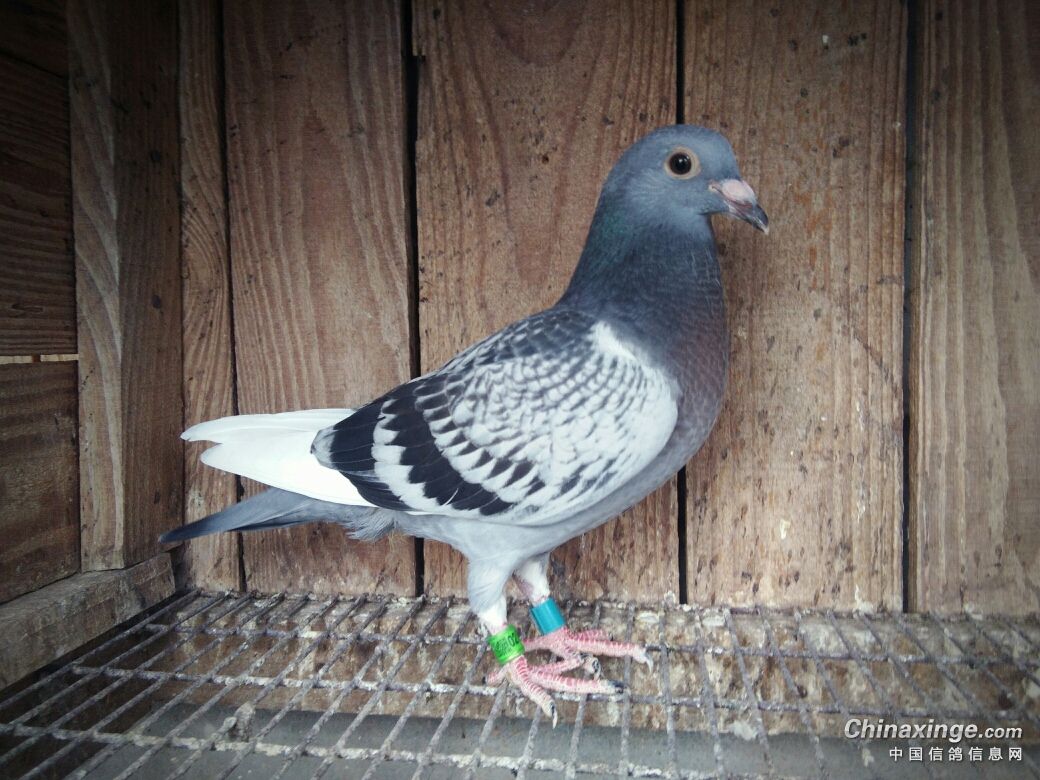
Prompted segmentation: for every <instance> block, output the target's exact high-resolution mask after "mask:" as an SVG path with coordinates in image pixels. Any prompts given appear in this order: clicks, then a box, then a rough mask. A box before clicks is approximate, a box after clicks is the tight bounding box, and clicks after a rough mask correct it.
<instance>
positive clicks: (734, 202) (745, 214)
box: [708, 179, 769, 234]
mask: <svg viewBox="0 0 1040 780" xmlns="http://www.w3.org/2000/svg"><path fill="white" fill-rule="evenodd" d="M708 186H709V187H710V188H711V189H712V190H714V191H715V192H717V193H718V194H719V196H720V197H721V198H722V199H723V200H724V201H726V206H727V207H728V209H729V213H730V214H731V215H732V216H734V217H736V218H737V219H742V220H744V221H745V222H747V223H748V224H751V225H754V226H755V227H756V228H758V229H759V230H761V231H762V232H763V233H766V234H768V233H769V217H767V216H766V213H765V211H763V210H762V207H761V206H759V205H758V198H757V197H755V191H754V190H753V189H751V188H750V187H749V186H748V184H747V182H746V181H744V180H743V179H723V180H722V181H713V182H712V183H711V184H710V185H708Z"/></svg>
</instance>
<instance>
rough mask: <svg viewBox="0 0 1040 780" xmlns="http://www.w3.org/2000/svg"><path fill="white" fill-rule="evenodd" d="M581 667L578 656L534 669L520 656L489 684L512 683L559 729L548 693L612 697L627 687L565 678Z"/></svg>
mask: <svg viewBox="0 0 1040 780" xmlns="http://www.w3.org/2000/svg"><path fill="white" fill-rule="evenodd" d="M582 665H583V662H582V659H581V657H580V656H577V655H576V656H574V657H572V658H565V659H563V660H561V661H554V662H552V663H548V664H545V665H544V666H531V665H530V664H529V663H528V662H527V658H525V657H524V656H522V655H521V656H518V657H517V658H514V659H513V660H512V661H510V662H509V663H507V664H506V665H505V666H503V667H500V668H498V669H496V670H495V671H493V672H492V673H491V674H489V675H488V676H487V678H486V680H487V682H488V683H489V684H491V685H498V684H500V683H501V682H502V681H503V680H509V682H510V683H512V684H513V685H514V686H516V687H517V688H518V689H519V690H520V693H521V694H523V696H524V697H526V698H528V699H530V700H531V701H532V702H534V703H535V705H536V706H537V707H538V709H540V710H541V711H542V712H543V713H544V714H545V717H547V718H549V719H550V720H552V724H553V728H556V721H557V717H558V716H557V712H556V702H554V701H553V699H552V696H551V695H550V694H549V691H563V692H565V693H575V694H588V693H599V694H605V695H608V696H613V695H615V694H618V693H621V692H622V691H623V690H624V684H622V683H620V682H617V681H615V680H599V679H595V680H587V679H582V678H580V677H566V676H565V675H564V674H563V673H564V672H569V671H573V670H574V669H576V668H578V667H579V666H582Z"/></svg>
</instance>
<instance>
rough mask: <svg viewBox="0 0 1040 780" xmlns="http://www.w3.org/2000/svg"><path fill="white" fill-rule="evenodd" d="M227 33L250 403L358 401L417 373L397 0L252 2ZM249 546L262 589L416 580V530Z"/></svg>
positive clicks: (403, 585) (248, 559)
mask: <svg viewBox="0 0 1040 780" xmlns="http://www.w3.org/2000/svg"><path fill="white" fill-rule="evenodd" d="M224 29H225V51H226V57H225V61H226V63H227V65H226V67H227V124H228V177H229V184H230V196H231V197H230V204H229V208H230V211H231V257H232V280H233V285H232V287H233V290H234V318H235V338H236V355H237V360H238V364H237V365H238V371H237V381H238V398H239V405H240V409H241V411H242V412H243V413H250V412H272V411H279V410H285V409H298V408H307V407H324V406H350V405H358V404H361V403H363V402H365V401H368V400H370V399H371V398H373V397H375V396H376V395H377V394H379V393H381V392H384V391H386V390H388V389H390V388H391V387H393V386H394V385H396V384H398V383H400V382H401V381H403V380H406V379H407V378H408V375H409V346H408V330H409V329H408V310H409V306H408V248H407V236H408V222H407V210H406V201H405V188H404V183H405V177H406V166H405V159H404V151H405V133H406V125H405V117H404V95H403V63H402V59H401V32H400V30H401V20H400V16H399V4H397V3H393V2H390V1H389V0H385V1H384V2H379V3H363V2H349V3H336V2H332V1H331V0H321V1H316V2H306V3H293V4H286V3H275V2H270V3H264V4H261V5H257V4H256V3H252V2H245V0H242V1H241V2H229V3H227V4H226V6H225V24H224ZM243 542H244V553H245V566H246V577H247V583H248V585H249V587H250V588H255V589H259V590H262V591H274V590H291V591H301V590H302V591H315V592H322V593H329V592H339V591H345V592H362V591H369V590H381V591H390V592H397V593H413V592H414V590H415V555H414V544H413V543H412V540H411V539H409V538H406V537H401V536H394V537H392V538H390V539H387V540H383V541H381V542H379V543H376V544H360V543H356V542H352V541H351V540H349V539H348V537H347V535H346V533H345V532H344V531H343V530H342V529H341V528H337V527H333V526H326V525H320V524H315V525H309V526H305V527H299V528H295V529H288V530H281V531H267V532H264V533H262V534H247V535H245V537H244V539H243Z"/></svg>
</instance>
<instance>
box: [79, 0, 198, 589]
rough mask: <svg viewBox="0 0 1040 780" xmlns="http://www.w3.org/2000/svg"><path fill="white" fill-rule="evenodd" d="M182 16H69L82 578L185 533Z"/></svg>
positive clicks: (167, 12)
mask: <svg viewBox="0 0 1040 780" xmlns="http://www.w3.org/2000/svg"><path fill="white" fill-rule="evenodd" d="M176 32H177V8H176V3H175V2H155V3H148V4H146V5H144V4H140V3H136V2H132V1H131V0H83V1H82V2H75V3H70V4H69V46H70V66H69V82H70V90H71V97H70V100H71V103H70V105H71V126H72V168H73V219H74V229H75V241H76V246H75V251H76V297H77V305H78V325H79V328H78V331H79V333H78V335H79V354H80V377H79V378H80V409H79V415H80V417H79V421H80V498H81V513H82V514H81V521H82V546H81V555H82V565H83V568H84V569H85V570H93V569H110V568H121V567H125V566H128V565H130V564H132V563H135V562H137V561H140V560H143V559H145V558H147V557H150V556H152V555H154V554H156V553H157V552H158V536H159V534H160V533H162V532H163V531H164V530H166V529H168V528H170V527H172V526H174V525H177V524H179V523H180V522H181V500H182V479H181V471H182V468H183V459H182V447H181V446H180V439H179V438H178V436H179V433H180V429H181V415H182V394H181V381H182V380H181V334H180V329H181V279H180V241H179V227H180V217H179V205H178V198H177V180H178V157H179V154H178V148H177V39H176Z"/></svg>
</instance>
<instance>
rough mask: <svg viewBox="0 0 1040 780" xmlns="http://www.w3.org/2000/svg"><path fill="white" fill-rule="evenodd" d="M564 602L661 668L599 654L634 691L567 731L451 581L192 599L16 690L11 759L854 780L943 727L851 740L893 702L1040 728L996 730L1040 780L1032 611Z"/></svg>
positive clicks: (1022, 768)
mask: <svg viewBox="0 0 1040 780" xmlns="http://www.w3.org/2000/svg"><path fill="white" fill-rule="evenodd" d="M564 611H565V613H566V614H567V615H568V622H569V623H570V624H572V625H574V626H575V627H579V626H580V627H585V626H595V627H602V628H605V629H606V630H608V631H609V632H611V633H613V634H614V635H615V636H616V637H617V638H619V639H624V640H625V641H635V642H640V643H643V644H644V645H645V647H646V648H647V652H648V655H650V657H651V658H652V660H653V662H654V670H653V672H649V673H648V672H644V670H643V667H640V666H635V667H634V666H633V663H632V661H631V659H604V662H603V674H604V675H605V676H607V677H610V678H615V679H620V680H622V681H623V682H624V685H625V687H624V689H623V691H622V693H621V694H620V695H618V696H607V695H603V694H592V695H575V694H556V699H557V703H558V705H559V706H560V714H561V723H560V726H559V727H558V729H565V731H562V732H561V731H559V730H557V731H553V729H552V728H551V725H550V724H547V722H546V721H545V719H544V718H543V716H542V715H541V712H540V710H538V709H537V708H535V707H533V705H531V704H530V703H529V702H526V701H525V700H522V699H519V698H518V697H517V694H516V692H515V691H514V690H512V689H510V688H508V687H507V686H498V687H493V686H489V685H487V684H485V683H484V682H483V681H482V680H481V679H480V678H481V672H482V671H486V670H487V669H488V668H489V660H488V655H487V652H486V645H485V643H484V641H483V638H482V637H481V636H480V634H479V630H478V626H477V624H476V621H475V620H474V619H473V618H472V616H471V615H470V614H469V613H468V611H467V610H466V608H465V605H464V604H457V603H456V602H455V601H453V600H452V599H437V598H418V599H398V598H394V597H390V596H357V597H350V598H346V597H344V598H318V597H314V596H299V597H290V596H275V597H266V598H262V597H256V596H243V595H235V594H207V593H200V592H191V593H186V594H182V595H180V596H178V597H176V598H174V599H172V600H171V601H169V602H167V603H166V604H163V605H161V606H160V607H158V608H155V609H153V610H151V611H149V612H146V613H144V614H143V615H142V616H141V617H140V618H139V619H137V620H135V621H134V622H132V623H131V624H129V625H128V627H126V628H124V629H122V630H120V631H117V632H115V633H113V634H112V635H111V636H110V637H108V638H106V639H105V640H104V641H101V642H98V643H95V644H94V645H93V646H91V647H90V648H89V649H87V650H85V651H84V652H82V653H80V654H79V655H78V656H74V657H72V660H70V661H69V662H68V663H65V664H63V665H62V666H60V667H58V668H56V669H54V670H51V671H49V672H48V673H47V674H45V675H42V676H41V677H40V678H39V679H38V680H36V681H35V682H33V683H32V684H30V685H25V686H23V687H21V688H19V689H17V690H14V691H12V692H10V693H9V694H8V695H6V696H2V697H0V775H3V776H4V777H24V778H34V777H43V776H70V777H75V778H86V777H89V778H112V777H115V778H129V777H131V776H135V775H137V773H141V774H144V775H147V776H154V777H162V776H165V777H171V778H174V777H181V776H206V777H215V778H218V780H223V779H224V778H232V777H246V776H268V777H274V778H282V777H292V778H295V777H315V778H320V777H323V776H332V775H334V776H350V777H359V778H363V780H375V778H380V777H390V776H392V777H399V776H400V777H412V778H413V780H417V779H418V778H422V777H427V776H430V775H433V776H442V775H443V774H445V773H447V774H448V775H450V776H465V777H474V778H476V777H481V778H482V777H485V776H489V775H490V776H494V773H495V772H505V773H512V774H513V775H514V776H515V777H516V778H518V780H524V779H525V778H530V777H531V776H532V775H536V774H539V773H541V774H543V775H544V774H545V773H549V774H552V775H559V776H562V777H567V778H579V777H582V776H590V775H594V776H597V777H667V778H682V779H683V780H692V779H693V778H706V777H817V778H819V777H834V776H845V775H846V774H849V775H851V774H853V772H852V771H851V769H852V768H853V767H851V765H850V764H849V763H848V762H849V761H850V760H851V761H854V762H858V761H860V751H861V750H862V752H863V758H862V760H863V762H866V763H869V762H870V761H873V762H875V763H874V767H873V770H871V771H867V774H870V773H871V772H872V771H874V770H877V771H879V772H881V773H882V774H883V773H884V772H883V769H884V767H879V762H881V761H883V760H886V759H887V756H888V749H889V747H890V746H891V745H898V744H901V745H902V746H903V747H906V746H913V747H917V748H921V749H922V750H923V751H925V753H927V751H928V747H929V745H934V744H935V742H934V741H933V742H931V743H930V742H928V740H922V739H918V738H911V739H906V740H903V741H902V743H898V742H891V741H886V742H877V743H872V742H864V743H859V742H853V741H850V740H847V739H845V738H844V737H843V736H842V733H841V732H842V727H843V725H844V724H845V723H846V722H848V721H849V720H850V719H852V718H861V719H875V718H883V719H885V721H886V722H889V723H899V722H906V723H920V722H924V721H929V720H931V721H940V722H950V723H976V724H978V725H979V726H980V727H985V726H1002V727H1008V726H1011V727H1017V728H1022V729H1023V736H1022V738H1021V739H1015V740H1010V741H1008V740H990V741H989V742H985V743H983V742H980V743H979V744H986V745H999V746H1002V747H1003V750H1004V753H1005V754H1007V752H1008V747H1009V746H1016V747H1021V748H1022V752H1021V756H1020V757H1018V758H1016V759H1015V763H1014V764H1008V761H1009V760H1010V759H1008V758H1005V761H1004V764H1005V767H1004V768H1005V769H1006V770H1010V771H1012V772H1013V773H1015V776H1030V775H1032V776H1034V777H1040V745H1038V742H1040V648H1038V644H1037V637H1040V624H1038V621H1037V618H1036V617H1033V618H1027V619H1009V618H1003V617H993V618H990V617H968V616H957V617H938V616H933V615H928V616H915V615H866V614H860V613H854V614H851V615H845V614H837V613H835V612H832V611H802V610H795V611H782V610H768V609H764V608H757V609H753V610H740V609H726V608H703V609H691V608H685V607H681V608H680V607H669V608H664V607H662V608H649V607H640V606H636V605H632V604H616V603H613V602H608V601H597V602H594V603H592V604H588V603H584V602H573V601H572V602H567V603H566V604H565V605H564ZM513 613H514V614H513V615H512V620H513V622H514V623H516V624H517V625H519V626H520V627H521V631H522V633H524V634H526V633H528V632H529V631H530V630H531V629H530V623H529V621H528V620H527V617H526V614H524V613H525V610H524V609H523V607H522V605H517V606H514V608H513ZM537 660H539V661H540V660H541V659H537ZM637 669H638V673H636V670H637ZM576 673H580V671H579V672H576ZM789 735H796V736H798V737H800V738H801V739H802V740H803V742H802V743H801V744H804V745H805V748H798V749H795V750H793V751H792V749H791V748H790V747H789V745H790V744H792V743H791V742H790V741H789V740H787V737H788V736H789ZM806 740H807V741H806ZM938 744H941V745H943V746H944V747H945V743H938ZM809 746H811V749H809ZM965 747H967V745H966V744H965ZM850 748H852V750H850ZM792 753H793V755H792ZM850 755H851V756H852V758H851V759H850ZM904 761H905V759H904ZM692 764H696V766H695V765H692ZM854 768H857V769H859V770H861V771H863V770H864V767H863V766H858V767H854ZM914 769H915V771H918V772H922V771H923V772H925V773H927V774H928V775H933V776H934V775H940V776H942V775H943V774H944V772H945V771H946V767H945V766H944V765H943V764H940V763H935V764H931V763H929V762H928V761H924V762H922V763H921V764H918V765H915V767H914ZM961 769H962V770H968V771H969V772H972V771H973V772H974V773H975V774H977V775H978V776H984V775H985V774H986V773H987V772H988V771H989V770H991V769H992V765H989V764H987V763H986V762H984V761H983V762H965V763H964V764H963V765H962V767H961ZM847 770H848V771H847ZM958 776H960V775H958Z"/></svg>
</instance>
